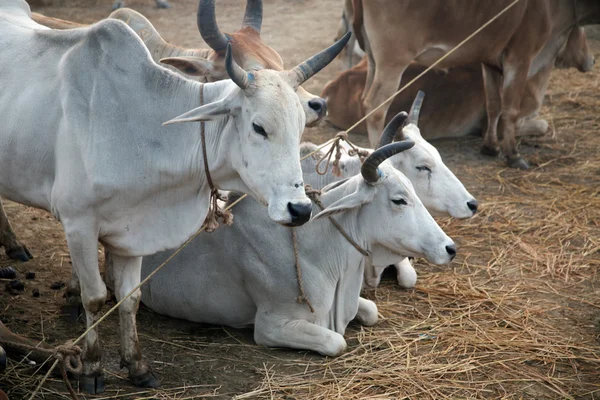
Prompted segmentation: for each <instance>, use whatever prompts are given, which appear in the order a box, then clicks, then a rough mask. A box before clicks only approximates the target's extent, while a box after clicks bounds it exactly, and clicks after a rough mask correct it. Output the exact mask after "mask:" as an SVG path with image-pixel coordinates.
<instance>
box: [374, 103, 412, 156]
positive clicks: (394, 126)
mask: <svg viewBox="0 0 600 400" xmlns="http://www.w3.org/2000/svg"><path fill="white" fill-rule="evenodd" d="M406 118H408V114H406V112H404V111H402V112H400V113H398V114H396V116H395V117H394V118H392V120H391V121H390V122H389V123H388V124H387V126H386V127H385V129H384V130H383V133H382V134H381V137H380V138H379V143H377V147H375V150H377V149H378V148H380V147H383V146H385V145H388V144H390V143H392V142H393V141H394V137H395V136H396V132H398V128H400V127H401V126H402V125H404V123H405V122H406Z"/></svg>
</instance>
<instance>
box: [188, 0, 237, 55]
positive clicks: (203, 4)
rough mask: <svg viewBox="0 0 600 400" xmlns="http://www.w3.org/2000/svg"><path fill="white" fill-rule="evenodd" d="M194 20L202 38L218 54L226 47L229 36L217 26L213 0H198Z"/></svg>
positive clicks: (223, 51)
mask: <svg viewBox="0 0 600 400" xmlns="http://www.w3.org/2000/svg"><path fill="white" fill-rule="evenodd" d="M196 22H197V24H198V30H199V31H200V35H201V36H202V39H204V41H205V42H206V44H207V45H209V46H210V47H211V48H212V49H213V50H214V51H216V52H217V54H219V55H223V53H225V50H226V49H227V43H229V38H228V37H227V35H225V34H223V33H222V32H221V31H220V30H219V27H218V26H217V19H216V17H215V0H200V3H198V14H197V19H196Z"/></svg>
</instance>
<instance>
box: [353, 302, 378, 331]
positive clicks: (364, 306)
mask: <svg viewBox="0 0 600 400" xmlns="http://www.w3.org/2000/svg"><path fill="white" fill-rule="evenodd" d="M378 319H379V316H378V315H377V305H375V303H374V302H372V301H371V300H367V299H364V298H362V297H359V298H358V312H357V313H356V320H357V321H358V322H359V323H360V324H361V325H363V326H373V325H375V324H376V323H377V320H378Z"/></svg>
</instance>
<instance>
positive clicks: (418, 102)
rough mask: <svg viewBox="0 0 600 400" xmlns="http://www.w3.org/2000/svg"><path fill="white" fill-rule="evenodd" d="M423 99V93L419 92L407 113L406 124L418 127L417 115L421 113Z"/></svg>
mask: <svg viewBox="0 0 600 400" xmlns="http://www.w3.org/2000/svg"><path fill="white" fill-rule="evenodd" d="M424 98H425V92H423V91H421V90H419V92H418V93H417V96H416V97H415V101H413V103H412V106H410V112H409V113H408V123H409V124H415V125H417V126H418V125H419V113H420V112H421V106H422V105H423V99H424Z"/></svg>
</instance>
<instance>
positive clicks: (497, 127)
mask: <svg viewBox="0 0 600 400" xmlns="http://www.w3.org/2000/svg"><path fill="white" fill-rule="evenodd" d="M511 2H512V0H496V1H493V2H487V3H486V6H485V7H482V6H481V1H480V0H446V1H443V2H440V1H436V0H404V1H397V0H369V1H364V2H363V1H361V0H354V1H353V8H354V14H355V15H359V14H360V16H361V17H362V18H356V16H355V18H354V19H353V21H354V22H359V23H360V22H362V23H361V24H360V26H358V29H357V28H356V27H354V31H355V32H356V34H357V39H358V40H359V41H361V42H362V43H363V44H364V46H363V48H365V49H366V53H367V55H368V57H369V64H368V66H369V69H368V74H367V81H366V86H365V92H364V95H363V99H362V101H363V104H364V109H365V112H367V113H368V112H370V111H371V110H374V109H375V108H376V107H377V106H379V105H380V104H381V103H383V102H384V101H385V100H386V99H387V98H388V97H390V96H391V95H392V94H393V93H394V91H395V90H396V88H397V87H398V85H399V84H400V82H401V80H402V75H403V73H404V72H405V70H406V68H407V67H408V65H409V64H410V63H411V62H413V61H414V62H416V63H418V64H420V65H431V64H433V63H434V62H435V61H437V60H438V59H439V58H440V57H441V56H443V55H445V54H447V53H448V52H449V51H450V49H452V48H454V47H455V46H456V45H457V44H458V43H460V42H461V41H462V40H463V39H465V38H466V37H467V36H468V35H469V34H471V33H472V32H474V31H475V30H477V29H478V28H479V27H481V26H483V24H485V23H486V22H488V21H489V20H491V19H492V18H493V17H494V16H495V15H497V14H498V13H499V12H500V11H501V10H502V9H504V8H505V7H506V6H507V5H508V4H510V3H511ZM599 22H600V1H597V0H521V1H519V2H518V3H516V5H514V6H513V7H512V8H511V9H510V10H509V11H507V12H506V13H504V14H503V15H502V16H500V17H499V18H498V19H497V20H495V21H494V22H493V23H492V24H491V25H489V26H488V27H486V28H485V29H484V30H482V31H481V32H480V33H479V34H478V35H477V36H475V37H474V38H473V39H472V40H470V41H469V42H467V43H466V44H465V45H464V46H463V47H461V48H460V49H459V50H458V51H456V52H454V53H453V54H452V55H450V56H449V57H448V58H446V59H445V60H444V61H443V62H442V63H440V64H438V67H439V68H442V69H446V68H451V67H458V66H465V65H469V64H474V63H482V64H484V68H483V75H484V85H485V91H486V100H487V107H488V110H487V111H488V112H487V115H488V129H487V131H486V134H485V139H484V144H483V147H482V152H483V153H484V154H489V155H497V154H498V153H499V150H500V148H499V146H498V143H499V142H498V138H500V139H501V145H502V152H503V153H504V155H505V156H506V158H507V162H508V165H509V166H511V167H515V168H522V169H526V168H528V164H527V162H526V161H525V160H524V159H523V158H522V157H521V156H520V155H519V153H518V150H517V144H516V140H515V129H516V125H517V121H518V118H519V116H520V114H521V113H520V108H521V99H522V97H523V94H524V92H525V88H526V83H527V80H528V79H529V78H531V77H533V76H534V75H536V74H537V73H539V72H540V71H541V70H542V69H543V68H544V67H545V66H547V65H548V60H549V59H552V58H554V57H555V56H556V53H557V49H556V48H555V47H554V46H553V45H549V42H552V38H555V37H557V36H559V35H563V34H564V32H566V31H570V30H571V28H573V27H575V26H578V25H580V26H584V25H587V24H594V23H599ZM564 37H565V39H566V35H565V36H564ZM392 43H393V44H394V47H393V51H390V45H391V44H392ZM553 43H554V45H556V44H557V41H554V42H553ZM559 47H562V46H559ZM388 109H389V103H387V104H386V105H385V106H383V107H382V108H380V109H379V110H377V111H376V112H375V113H374V114H373V115H372V116H371V117H369V119H368V120H367V128H368V132H369V140H370V142H371V144H375V143H376V142H377V133H378V132H381V130H382V128H383V125H384V123H385V116H386V114H387V112H388Z"/></svg>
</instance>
